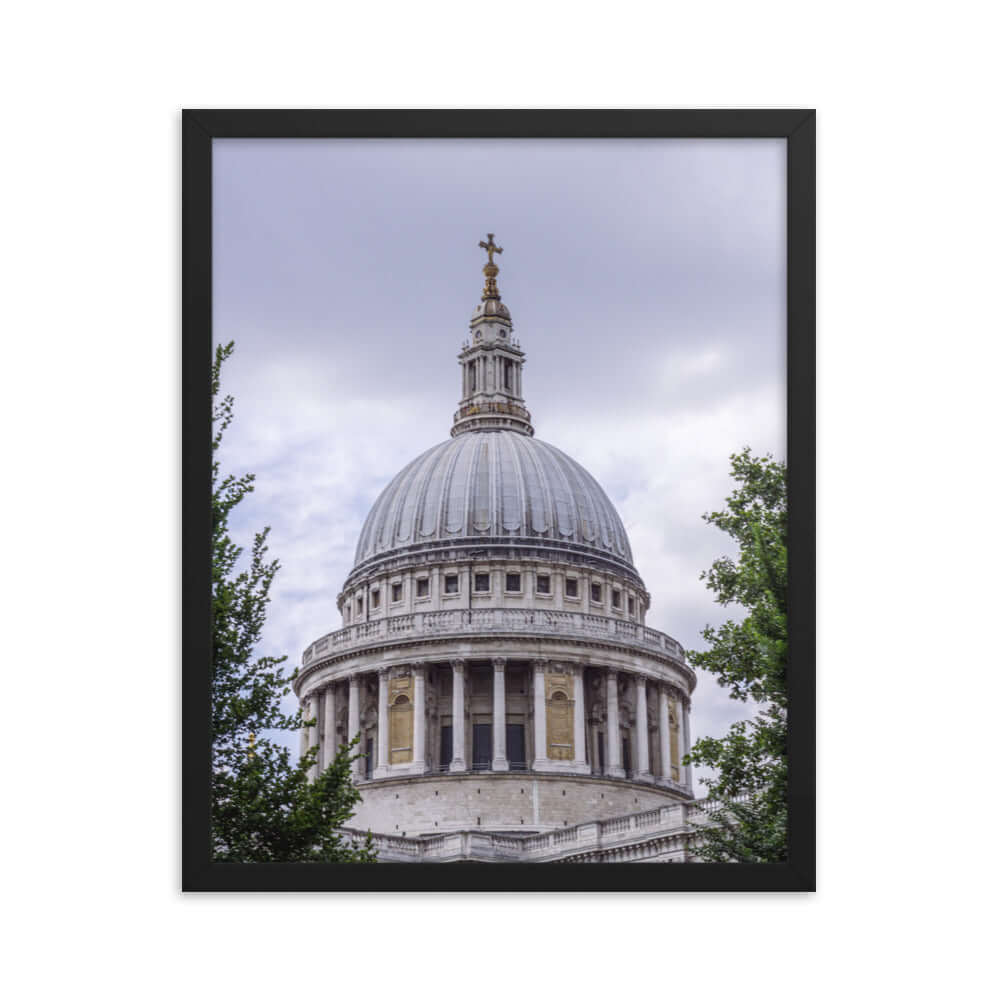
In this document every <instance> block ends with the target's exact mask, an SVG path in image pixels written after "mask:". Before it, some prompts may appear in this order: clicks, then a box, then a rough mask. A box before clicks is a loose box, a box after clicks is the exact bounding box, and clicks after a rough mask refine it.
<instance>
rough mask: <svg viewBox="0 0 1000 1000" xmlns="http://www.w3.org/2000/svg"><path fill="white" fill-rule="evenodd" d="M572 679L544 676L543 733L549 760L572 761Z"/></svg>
mask: <svg viewBox="0 0 1000 1000" xmlns="http://www.w3.org/2000/svg"><path fill="white" fill-rule="evenodd" d="M572 694H573V678H572V676H570V675H569V674H546V675H545V731H546V736H547V738H548V758H549V760H572V759H573V751H574V749H575V748H574V746H573V698H572Z"/></svg>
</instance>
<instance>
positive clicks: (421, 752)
mask: <svg viewBox="0 0 1000 1000" xmlns="http://www.w3.org/2000/svg"><path fill="white" fill-rule="evenodd" d="M424 684H425V678H424V666H423V664H418V665H417V666H415V667H414V668H413V770H414V771H416V772H417V773H418V774H423V773H424V771H425V770H427V764H426V760H427V753H426V748H425V744H426V742H427V708H426V704H425V689H424Z"/></svg>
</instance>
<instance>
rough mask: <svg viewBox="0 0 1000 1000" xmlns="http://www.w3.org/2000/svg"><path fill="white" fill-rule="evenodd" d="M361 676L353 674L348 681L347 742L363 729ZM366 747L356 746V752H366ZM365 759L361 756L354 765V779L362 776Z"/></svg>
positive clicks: (352, 767) (352, 766)
mask: <svg viewBox="0 0 1000 1000" xmlns="http://www.w3.org/2000/svg"><path fill="white" fill-rule="evenodd" d="M358 683H359V677H358V675H357V674H351V676H350V678H349V679H348V681H347V742H348V743H350V742H351V740H353V739H354V737H355V736H357V735H358V733H359V732H360V731H361V693H360V691H359V689H358ZM364 749H365V748H364V747H363V746H358V747H355V753H357V752H359V751H360V752H361V753H364ZM364 766H365V762H364V759H363V758H361V757H359V758H358V759H357V760H356V761H355V762H354V763H353V764H352V765H351V769H352V770H353V772H354V780H355V781H357V780H359V779H360V778H361V776H362V775H363V774H364V773H365V772H364Z"/></svg>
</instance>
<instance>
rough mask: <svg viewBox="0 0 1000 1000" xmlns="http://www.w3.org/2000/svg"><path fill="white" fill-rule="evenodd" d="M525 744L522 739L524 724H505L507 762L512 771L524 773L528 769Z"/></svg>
mask: <svg viewBox="0 0 1000 1000" xmlns="http://www.w3.org/2000/svg"><path fill="white" fill-rule="evenodd" d="M526 748H527V744H526V743H525V739H524V724H523V723H519V722H508V723H507V760H508V761H509V763H510V769H511V770H512V771H525V770H527V767H528V755H527V753H526Z"/></svg>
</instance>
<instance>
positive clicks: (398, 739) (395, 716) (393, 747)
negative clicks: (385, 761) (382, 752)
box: [389, 677, 413, 764]
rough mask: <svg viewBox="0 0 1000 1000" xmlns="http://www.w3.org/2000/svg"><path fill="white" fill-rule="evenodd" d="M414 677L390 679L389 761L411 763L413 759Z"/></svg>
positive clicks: (392, 762)
mask: <svg viewBox="0 0 1000 1000" xmlns="http://www.w3.org/2000/svg"><path fill="white" fill-rule="evenodd" d="M412 683H413V681H412V678H410V677H391V678H390V679H389V763H390V764H409V763H410V762H411V761H412V760H413V692H412V690H411V688H412Z"/></svg>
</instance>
